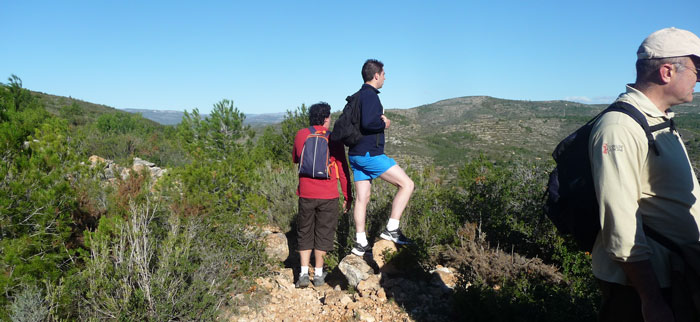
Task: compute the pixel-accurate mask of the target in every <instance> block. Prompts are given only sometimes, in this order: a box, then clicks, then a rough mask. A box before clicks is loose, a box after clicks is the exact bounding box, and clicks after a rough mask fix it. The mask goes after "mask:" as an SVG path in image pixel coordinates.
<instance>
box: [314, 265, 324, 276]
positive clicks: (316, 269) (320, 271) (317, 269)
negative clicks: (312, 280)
mask: <svg viewBox="0 0 700 322" xmlns="http://www.w3.org/2000/svg"><path fill="white" fill-rule="evenodd" d="M314 276H323V267H314Z"/></svg>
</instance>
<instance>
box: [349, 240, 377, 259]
mask: <svg viewBox="0 0 700 322" xmlns="http://www.w3.org/2000/svg"><path fill="white" fill-rule="evenodd" d="M365 252H370V253H371V252H372V247H369V243H367V245H365V246H362V245H360V243H358V242H355V247H353V248H352V253H353V254H355V255H357V256H363V255H364V254H365Z"/></svg>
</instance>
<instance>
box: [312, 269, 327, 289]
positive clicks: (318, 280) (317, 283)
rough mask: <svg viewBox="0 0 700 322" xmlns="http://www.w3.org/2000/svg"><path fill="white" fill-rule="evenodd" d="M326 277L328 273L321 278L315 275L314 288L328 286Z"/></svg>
mask: <svg viewBox="0 0 700 322" xmlns="http://www.w3.org/2000/svg"><path fill="white" fill-rule="evenodd" d="M326 275H328V273H326V272H323V275H321V276H318V275H314V286H315V287H319V286H323V284H326Z"/></svg>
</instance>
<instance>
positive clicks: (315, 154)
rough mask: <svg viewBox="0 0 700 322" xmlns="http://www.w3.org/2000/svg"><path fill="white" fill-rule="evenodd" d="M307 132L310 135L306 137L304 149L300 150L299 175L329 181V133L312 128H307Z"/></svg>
mask: <svg viewBox="0 0 700 322" xmlns="http://www.w3.org/2000/svg"><path fill="white" fill-rule="evenodd" d="M309 131H310V132H311V133H310V134H309V135H308V136H307V137H306V140H305V141H304V147H303V148H302V149H301V158H300V160H299V175H300V176H303V177H309V178H314V179H330V166H331V162H330V149H329V147H328V137H329V136H330V131H316V129H315V128H314V127H313V126H311V127H309ZM336 170H337V169H336ZM337 173H338V171H336V174H337Z"/></svg>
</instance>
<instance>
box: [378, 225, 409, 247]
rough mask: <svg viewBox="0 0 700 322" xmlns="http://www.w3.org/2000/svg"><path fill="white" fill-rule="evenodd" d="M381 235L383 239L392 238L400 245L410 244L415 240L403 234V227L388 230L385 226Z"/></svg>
mask: <svg viewBox="0 0 700 322" xmlns="http://www.w3.org/2000/svg"><path fill="white" fill-rule="evenodd" d="M379 237H381V238H382V239H386V240H391V241H393V242H394V243H397V244H399V245H408V244H412V243H413V241H411V240H410V239H408V238H406V236H404V235H403V233H402V232H401V229H399V228H396V230H388V229H386V227H385V228H384V230H382V233H381V234H380V235H379Z"/></svg>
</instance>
